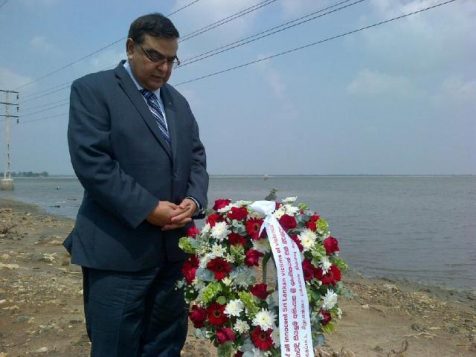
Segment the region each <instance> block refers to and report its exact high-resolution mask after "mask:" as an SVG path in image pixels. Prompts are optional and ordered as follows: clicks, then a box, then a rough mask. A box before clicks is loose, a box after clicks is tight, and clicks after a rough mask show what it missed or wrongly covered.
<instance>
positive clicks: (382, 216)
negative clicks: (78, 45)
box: [0, 176, 476, 290]
mask: <svg viewBox="0 0 476 357" xmlns="http://www.w3.org/2000/svg"><path fill="white" fill-rule="evenodd" d="M272 188H276V189H277V190H278V193H277V194H278V198H284V197H286V196H298V201H302V202H305V203H307V204H308V205H309V206H310V207H311V208H312V209H314V210H316V211H317V212H318V213H319V214H320V215H321V216H322V217H325V218H326V219H327V220H328V222H329V224H330V227H331V231H332V233H333V235H334V236H335V237H336V238H338V239H339V242H340V246H341V252H342V253H341V254H342V256H343V257H344V258H345V259H346V260H347V262H348V263H349V264H350V265H351V267H352V268H354V269H355V270H358V271H360V272H362V273H363V274H365V275H367V276H380V277H389V278H393V279H407V280H411V281H416V282H423V283H426V284H436V285H443V286H447V287H454V288H466V289H472V290H474V289H476V274H475V272H476V177H474V176H469V177H467V176H454V177H453V176H452V177H443V176H439V177H393V176H378V177H368V176H358V177H350V176H345V177H342V176H319V177H315V176H313V177H309V176H297V177H296V176H293V177H289V176H282V177H270V178H268V179H266V180H264V179H263V178H261V177H214V178H212V179H211V182H210V192H209V199H210V202H213V201H214V200H215V199H216V198H230V199H232V200H237V199H246V200H256V199H264V197H265V196H266V195H267V194H268V193H269V191H270V190H271V189H272ZM81 196H82V189H81V186H80V185H79V183H78V181H77V180H76V179H74V178H47V179H26V178H25V179H16V181H15V191H13V192H4V191H3V192H0V197H3V198H11V199H16V200H20V201H25V202H30V203H35V204H38V205H39V206H41V207H42V208H44V209H46V210H47V211H48V212H50V213H54V214H60V215H64V216H68V217H71V218H74V217H75V215H76V212H77V209H78V207H79V203H80V201H81Z"/></svg>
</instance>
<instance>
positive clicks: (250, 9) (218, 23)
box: [17, 0, 277, 89]
mask: <svg viewBox="0 0 476 357" xmlns="http://www.w3.org/2000/svg"><path fill="white" fill-rule="evenodd" d="M197 1H199V0H194V1H192V2H191V3H189V4H188V5H186V6H183V7H182V8H180V9H182V10H183V9H185V8H187V7H188V6H190V5H192V4H194V3H196V2H197ZM275 1H277V0H265V1H262V2H260V3H258V4H255V5H252V6H250V7H248V8H246V9H243V10H241V11H239V12H237V13H235V14H233V15H230V16H228V17H226V18H223V19H221V20H218V21H216V22H214V23H212V24H209V25H207V26H205V27H202V28H201V29H198V30H196V31H193V32H192V33H190V34H187V35H185V36H184V37H183V38H182V39H180V42H182V41H186V40H189V39H191V38H193V37H196V36H199V35H201V34H202V33H205V32H207V31H210V30H213V29H215V28H217V27H219V26H222V25H224V24H226V23H228V22H230V21H233V20H235V19H237V18H240V17H242V16H245V15H247V14H249V13H251V12H253V11H256V10H258V9H260V8H262V7H264V6H267V5H270V4H272V3H274V2H275ZM180 9H178V10H176V11H174V12H173V13H172V14H176V13H177V12H178V11H179V10H180ZM167 16H170V15H167ZM125 39H126V37H122V38H120V39H119V40H116V41H114V42H112V43H110V44H108V45H106V46H104V47H102V48H100V49H98V50H96V51H94V52H92V53H90V54H87V55H85V56H83V57H81V58H79V59H77V60H76V61H73V62H71V63H68V64H66V65H64V66H62V67H60V68H58V69H56V70H54V71H51V72H49V73H46V74H44V75H42V76H40V77H38V78H35V79H33V80H31V81H30V82H27V83H25V84H23V85H21V86H19V87H18V88H17V89H21V88H23V87H26V86H29V85H31V84H33V83H35V82H38V81H40V80H42V79H44V78H47V77H49V76H51V75H53V74H56V73H58V72H60V71H62V70H64V69H66V68H68V67H71V66H73V65H75V64H76V63H78V62H81V61H83V60H85V59H86V58H89V57H91V56H94V55H96V54H97V53H99V52H102V51H104V50H105V49H107V48H109V47H112V46H114V45H116V44H117V43H119V42H121V41H124V40H125ZM70 83H72V82H70Z"/></svg>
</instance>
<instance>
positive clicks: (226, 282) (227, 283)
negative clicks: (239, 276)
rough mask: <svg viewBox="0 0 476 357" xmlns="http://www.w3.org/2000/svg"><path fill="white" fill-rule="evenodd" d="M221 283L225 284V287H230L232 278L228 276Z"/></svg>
mask: <svg viewBox="0 0 476 357" xmlns="http://www.w3.org/2000/svg"><path fill="white" fill-rule="evenodd" d="M221 282H222V283H223V284H225V286H230V285H231V283H232V282H233V280H231V279H230V277H228V276H226V277H224V278H223V279H221Z"/></svg>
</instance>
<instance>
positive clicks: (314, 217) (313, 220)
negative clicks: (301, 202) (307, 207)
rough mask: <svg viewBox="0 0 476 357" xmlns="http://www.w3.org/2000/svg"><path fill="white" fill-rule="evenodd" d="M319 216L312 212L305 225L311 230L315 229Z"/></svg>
mask: <svg viewBox="0 0 476 357" xmlns="http://www.w3.org/2000/svg"><path fill="white" fill-rule="evenodd" d="M319 218H320V217H319V216H318V215H317V214H313V215H312V216H311V217H310V218H309V221H308V222H307V223H306V227H307V228H309V229H310V230H311V231H315V230H316V228H317V221H318V220H319Z"/></svg>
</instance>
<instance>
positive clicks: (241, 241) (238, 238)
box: [228, 233, 246, 246]
mask: <svg viewBox="0 0 476 357" xmlns="http://www.w3.org/2000/svg"><path fill="white" fill-rule="evenodd" d="M228 242H230V244H231V245H241V246H244V245H245V244H246V238H245V237H243V236H242V235H240V234H238V233H230V234H228Z"/></svg>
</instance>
